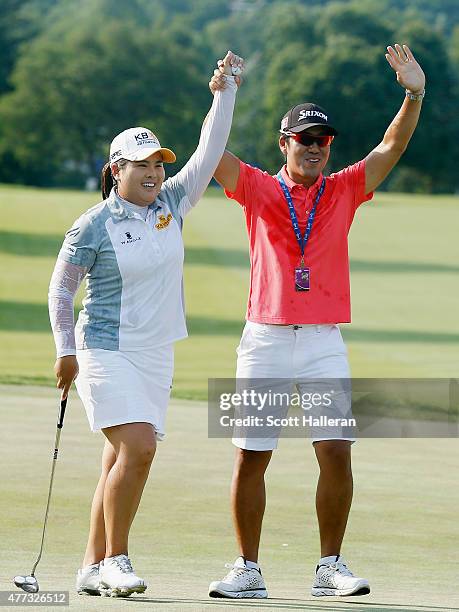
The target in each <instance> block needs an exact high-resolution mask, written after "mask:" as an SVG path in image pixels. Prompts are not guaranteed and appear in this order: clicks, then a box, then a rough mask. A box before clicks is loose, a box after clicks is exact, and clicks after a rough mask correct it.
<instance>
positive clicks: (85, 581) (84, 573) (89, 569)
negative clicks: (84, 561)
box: [76, 563, 100, 595]
mask: <svg viewBox="0 0 459 612" xmlns="http://www.w3.org/2000/svg"><path fill="white" fill-rule="evenodd" d="M99 582H100V576H99V564H98V563H93V564H92V565H86V566H85V567H83V568H81V569H79V570H78V574H77V578H76V590H77V593H78V594H79V595H83V594H85V595H100V590H99Z"/></svg>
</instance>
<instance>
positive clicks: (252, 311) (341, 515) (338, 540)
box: [209, 45, 425, 598]
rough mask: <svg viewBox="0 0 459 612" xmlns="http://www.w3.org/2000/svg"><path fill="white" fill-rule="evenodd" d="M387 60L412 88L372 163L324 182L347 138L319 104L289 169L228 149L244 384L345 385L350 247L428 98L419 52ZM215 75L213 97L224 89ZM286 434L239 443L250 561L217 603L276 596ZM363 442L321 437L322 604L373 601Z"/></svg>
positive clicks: (289, 120) (238, 492)
mask: <svg viewBox="0 0 459 612" xmlns="http://www.w3.org/2000/svg"><path fill="white" fill-rule="evenodd" d="M386 58H387V61H388V63H389V64H390V66H391V67H392V69H393V70H394V71H395V72H396V74H397V81H398V82H399V84H400V85H401V86H402V87H403V88H405V90H406V92H405V98H404V101H403V104H402V106H401V109H400V110H399V112H398V113H397V115H396V116H395V118H394V119H393V121H392V122H391V124H390V125H389V127H388V129H387V131H386V133H385V135H384V138H383V140H382V142H381V143H380V144H378V146H377V147H376V148H375V149H373V150H372V151H371V152H370V153H369V155H367V157H366V158H365V159H364V160H362V161H359V162H357V163H356V164H354V165H351V166H349V167H347V168H345V169H344V170H341V171H340V172H337V173H335V174H332V175H331V176H327V177H324V175H323V171H324V168H325V166H326V164H327V161H328V159H329V155H330V146H331V144H332V141H333V138H334V137H335V136H336V135H337V131H336V130H335V128H334V127H333V126H332V124H331V121H330V118H329V116H328V113H327V112H326V111H325V110H323V109H322V108H320V107H319V106H317V105H315V104H310V103H306V104H299V105H297V106H295V107H293V108H292V109H291V110H290V111H289V112H288V113H287V114H286V115H284V117H283V119H282V121H281V129H280V137H279V147H280V150H281V152H282V154H283V155H284V158H285V160H286V163H285V165H284V166H283V167H282V169H281V170H280V172H279V173H278V174H277V175H276V176H271V175H269V174H268V173H266V172H263V171H261V170H259V169H257V168H253V167H251V166H249V165H247V164H245V163H243V162H242V161H240V160H239V159H238V158H237V157H236V156H234V155H233V154H232V153H230V152H229V151H226V152H225V153H224V155H223V158H222V160H221V162H220V164H219V166H218V168H217V171H216V172H215V178H216V179H217V181H218V182H219V183H220V184H221V185H222V186H223V187H224V188H225V192H226V195H227V196H228V197H229V198H233V199H235V200H237V201H238V202H239V203H240V204H241V205H242V207H243V210H244V213H245V216H246V223H247V231H248V235H249V241H250V262H251V271H250V293H249V300H248V308H247V323H246V326H245V328H244V332H243V335H242V338H241V342H240V345H239V347H238V363H237V378H238V380H240V379H270V380H273V379H291V380H292V379H294V380H295V379H302V380H307V379H312V378H315V379H323V378H328V379H346V378H348V377H349V366H348V360H347V351H346V348H345V346H344V343H343V340H342V338H341V334H340V331H339V328H338V326H337V324H338V323H349V322H350V320H351V318H350V290H349V260H348V245H347V237H348V232H349V229H350V227H351V224H352V221H353V218H354V214H355V212H356V209H357V208H358V206H360V204H362V203H363V202H365V201H367V200H369V199H371V198H372V197H373V191H374V190H375V189H376V188H377V187H378V185H380V183H381V182H382V181H383V180H384V179H385V178H386V177H387V175H388V174H389V172H390V171H391V170H392V168H393V167H394V166H395V165H396V163H397V162H398V160H399V159H400V157H401V155H402V154H403V152H404V151H405V149H406V147H407V145H408V143H409V140H410V138H411V136H412V134H413V132H414V130H415V128H416V125H417V122H418V119H419V114H420V110H421V105H422V99H423V97H424V93H425V89H424V87H425V77H424V73H423V71H422V69H421V67H420V66H419V64H418V63H417V61H416V60H415V58H414V56H413V54H412V53H411V51H410V49H409V48H408V47H407V46H406V45H403V47H401V46H400V45H395V46H394V47H388V48H387V54H386ZM223 86H224V84H223V83H222V81H221V76H220V72H219V71H218V70H216V71H215V76H214V77H213V79H212V81H211V83H210V87H211V89H213V88H214V89H218V88H220V87H223ZM278 433H279V432H278V431H277V433H276V432H274V433H273V434H271V435H269V434H266V436H265V437H252V438H251V437H242V438H241V437H239V438H233V442H234V444H235V445H236V446H237V451H236V459H235V466H234V473H233V482H232V495H231V497H232V512H233V520H234V525H235V530H236V538H237V541H238V545H239V550H240V555H241V556H240V557H238V558H237V559H236V562H235V563H234V565H233V566H232V568H231V571H230V572H229V573H228V575H227V576H226V577H225V578H224V579H223V580H222V581H217V582H213V583H212V584H211V585H210V589H209V595H210V596H211V597H228V598H243V597H250V598H252V597H267V591H266V587H265V584H264V580H263V577H262V575H261V571H260V567H259V565H258V548H259V541H260V534H261V527H262V521H263V514H264V509H265V482H264V474H265V471H266V468H267V467H268V464H269V461H270V459H271V455H272V451H273V449H274V448H276V446H277V436H278ZM352 442H353V438H352V437H346V435H345V434H342V433H341V434H335V432H330V431H328V430H327V429H325V430H322V431H320V432H319V433H318V432H314V433H313V444H314V450H315V453H316V457H317V460H318V463H319V468H320V477H319V481H318V486H317V496H316V509H317V516H318V522H319V530H320V541H321V558H320V560H319V562H318V564H317V567H316V572H315V577H314V583H313V586H312V594H313V595H315V596H318V597H321V596H329V595H332V596H333V595H341V596H348V595H364V594H367V593H369V592H370V586H369V583H368V581H367V580H366V579H364V578H359V577H356V576H354V575H353V574H352V573H351V572H350V570H349V569H348V568H347V566H346V563H345V561H344V559H343V557H342V556H341V544H342V541H343V537H344V532H345V528H346V523H347V519H348V515H349V510H350V507H351V500H352V490H353V484H352V471H351V444H352Z"/></svg>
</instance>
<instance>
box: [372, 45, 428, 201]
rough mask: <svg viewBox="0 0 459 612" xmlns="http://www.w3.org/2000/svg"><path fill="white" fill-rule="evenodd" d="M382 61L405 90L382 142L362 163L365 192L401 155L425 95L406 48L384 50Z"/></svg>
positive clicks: (421, 76) (419, 72) (418, 71)
mask: <svg viewBox="0 0 459 612" xmlns="http://www.w3.org/2000/svg"><path fill="white" fill-rule="evenodd" d="M387 51H388V52H387V53H386V59H387V61H388V62H389V64H390V66H391V68H392V69H393V70H394V71H395V72H396V74H397V81H398V82H399V84H400V85H401V86H402V87H403V88H405V89H406V96H405V99H404V101H403V104H402V107H401V108H400V110H399V111H398V113H397V115H396V116H395V117H394V119H393V120H392V122H391V124H390V125H389V127H388V128H387V130H386V133H385V134H384V138H383V140H382V142H381V143H380V144H379V145H378V146H377V147H375V148H374V149H373V151H371V153H370V154H369V155H368V156H367V157H366V160H365V193H370V191H374V190H375V189H376V188H377V187H378V186H379V185H380V184H381V183H382V181H383V180H384V179H385V178H386V176H388V174H389V172H390V171H391V170H392V168H393V167H394V166H395V165H396V163H397V162H398V160H399V159H400V157H401V156H402V155H403V153H404V152H405V150H406V148H407V146H408V143H409V141H410V139H411V136H412V135H413V133H414V130H415V129H416V126H417V124H418V120H419V115H420V113H421V106H422V99H423V97H424V92H425V76H424V72H423V71H422V68H421V67H420V65H419V64H418V63H417V61H416V60H415V58H414V55H413V54H412V53H411V51H410V49H409V47H407V45H403V47H401V46H400V45H398V44H396V45H395V49H394V48H393V47H387Z"/></svg>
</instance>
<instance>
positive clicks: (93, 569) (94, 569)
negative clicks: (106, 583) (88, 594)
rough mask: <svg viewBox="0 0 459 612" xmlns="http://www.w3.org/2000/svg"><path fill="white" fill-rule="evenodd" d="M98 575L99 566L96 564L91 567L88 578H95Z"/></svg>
mask: <svg viewBox="0 0 459 612" xmlns="http://www.w3.org/2000/svg"><path fill="white" fill-rule="evenodd" d="M98 573H99V564H98V563H97V564H96V565H93V566H92V567H91V569H90V570H89V573H88V578H89V576H95V575H96V574H98Z"/></svg>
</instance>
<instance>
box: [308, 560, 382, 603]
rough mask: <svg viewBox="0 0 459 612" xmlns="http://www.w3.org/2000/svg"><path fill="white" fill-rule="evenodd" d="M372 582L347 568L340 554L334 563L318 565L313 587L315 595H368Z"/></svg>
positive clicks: (312, 591) (312, 592) (312, 590)
mask: <svg viewBox="0 0 459 612" xmlns="http://www.w3.org/2000/svg"><path fill="white" fill-rule="evenodd" d="M369 592H370V584H369V583H368V580H366V579H365V578H358V577H357V576H354V574H353V573H352V572H351V571H350V570H349V569H348V568H347V566H346V561H345V560H344V558H343V557H341V556H340V555H337V556H336V560H335V561H334V562H333V563H326V564H324V565H318V566H317V568H316V576H315V579H314V583H313V585H312V589H311V595H314V596H315V597H327V596H328V597H347V596H349V595H368V593H369Z"/></svg>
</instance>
